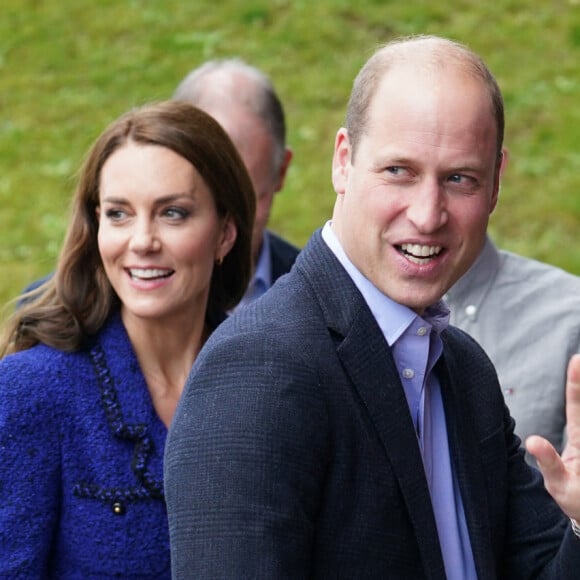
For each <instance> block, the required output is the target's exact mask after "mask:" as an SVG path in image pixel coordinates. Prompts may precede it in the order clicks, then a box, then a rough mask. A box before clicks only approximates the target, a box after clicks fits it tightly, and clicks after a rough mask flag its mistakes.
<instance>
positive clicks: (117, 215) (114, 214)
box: [105, 208, 125, 221]
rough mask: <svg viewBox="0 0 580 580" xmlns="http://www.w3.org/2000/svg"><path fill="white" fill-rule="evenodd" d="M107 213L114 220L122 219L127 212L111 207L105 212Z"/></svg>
mask: <svg viewBox="0 0 580 580" xmlns="http://www.w3.org/2000/svg"><path fill="white" fill-rule="evenodd" d="M105 215H106V216H107V217H108V218H109V219H110V220H113V221H116V220H120V219H122V218H123V217H124V216H125V212H124V211H123V210H121V209H115V208H110V209H108V210H107V211H106V212H105Z"/></svg>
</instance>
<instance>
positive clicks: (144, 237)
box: [129, 222, 161, 253]
mask: <svg viewBox="0 0 580 580" xmlns="http://www.w3.org/2000/svg"><path fill="white" fill-rule="evenodd" d="M160 247H161V243H160V240H159V238H158V236H157V232H156V230H155V228H154V226H153V225H152V224H150V223H143V222H139V223H137V224H136V225H135V229H134V230H133V232H132V234H131V240H130V242H129V248H130V249H131V250H132V251H133V252H139V253H148V252H155V251H157V250H159V248H160Z"/></svg>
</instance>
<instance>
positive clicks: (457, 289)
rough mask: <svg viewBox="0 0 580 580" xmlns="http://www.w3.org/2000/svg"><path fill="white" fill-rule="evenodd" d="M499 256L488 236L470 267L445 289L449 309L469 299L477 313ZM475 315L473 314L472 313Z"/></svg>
mask: <svg viewBox="0 0 580 580" xmlns="http://www.w3.org/2000/svg"><path fill="white" fill-rule="evenodd" d="M500 262H501V256H500V253H499V251H498V249H497V248H496V247H495V245H494V244H493V242H492V241H491V239H490V238H489V236H487V237H486V239H485V244H484V246H483V249H482V251H481V252H480V253H479V256H478V257H477V259H476V260H475V262H474V263H473V264H472V266H471V268H469V270H467V272H466V273H465V274H463V276H462V277H461V278H459V280H457V282H455V284H454V285H453V286H452V287H451V288H450V289H449V290H448V291H447V293H446V294H445V296H444V297H443V299H444V300H445V301H446V302H447V303H448V304H449V306H450V307H451V309H453V310H454V311H455V309H456V308H461V305H462V304H463V303H464V302H465V301H466V300H467V299H469V303H470V304H473V305H474V306H475V307H476V309H475V310H474V313H477V311H478V310H479V307H480V306H481V303H482V302H483V300H484V298H485V296H486V294H487V292H488V290H489V288H490V287H491V285H492V284H493V281H494V279H495V277H496V274H497V271H498V270H499V268H500ZM474 316H475V314H474Z"/></svg>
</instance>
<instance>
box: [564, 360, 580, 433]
mask: <svg viewBox="0 0 580 580" xmlns="http://www.w3.org/2000/svg"><path fill="white" fill-rule="evenodd" d="M566 422H567V426H566V429H567V431H568V440H574V441H576V442H577V443H579V444H580V354H575V355H574V356H573V357H572V358H571V359H570V362H569V363H568V374H567V382H566Z"/></svg>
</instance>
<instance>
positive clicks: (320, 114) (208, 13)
mask: <svg viewBox="0 0 580 580" xmlns="http://www.w3.org/2000/svg"><path fill="white" fill-rule="evenodd" d="M416 33H434V34H439V35H443V36H448V37H450V38H454V39H456V40H459V41H462V42H464V43H467V44H468V45H469V46H471V47H472V48H473V49H475V50H476V51H477V52H479V53H480V54H481V55H482V56H483V58H484V59H485V60H486V62H487V63H488V64H489V66H490V67H491V69H492V71H493V72H494V73H495V75H496V76H497V78H498V81H499V83H500V85H501V86H502V89H503V91H504V96H505V101H506V114H507V131H506V146H507V147H508V149H509V152H510V163H509V166H508V170H507V172H506V175H505V178H504V181H503V185H502V193H501V198H500V205H499V207H498V209H497V210H496V212H495V214H494V216H493V218H492V222H491V231H492V234H493V236H494V238H495V239H496V241H497V242H498V243H499V244H500V245H502V246H503V247H506V248H508V249H512V250H514V251H517V252H519V253H522V254H526V255H528V256H532V257H536V258H538V259H541V260H544V261H548V262H551V263H554V264H556V265H559V266H561V267H563V268H566V269H568V270H570V271H573V272H575V273H577V274H580V244H577V243H576V242H577V232H578V227H579V224H580V191H579V190H580V148H579V147H578V145H577V139H578V136H579V135H580V122H579V121H580V98H579V96H580V72H579V69H578V64H577V63H578V62H579V61H580V58H579V57H580V6H579V4H578V0H574V1H573V0H546V1H545V2H536V3H531V2H528V1H525V0H496V1H495V2H481V1H479V0H455V1H453V0H451V1H449V2H444V3H443V2H441V3H435V2H432V1H431V0H407V1H406V2H400V1H398V0H359V1H358V2H356V3H353V2H351V1H350V0H348V1H347V0H317V1H315V2H312V1H311V0H296V1H291V0H264V1H260V0H245V2H243V3H242V2H238V1H237V0H221V1H220V2H215V1H213V2H208V1H206V0H196V1H195V2H181V1H178V0H126V1H122V0H99V2H93V1H90V0H3V1H2V5H1V7H0V78H1V82H2V90H1V91H0V204H1V205H0V208H1V209H0V268H1V269H2V276H1V281H0V301H1V302H5V301H6V300H7V299H8V298H10V297H13V296H14V295H16V294H17V293H18V292H19V291H20V290H21V288H22V287H23V286H25V285H26V284H27V283H28V282H30V281H31V280H33V279H35V278H36V277H38V276H40V275H42V274H44V273H45V272H47V271H49V270H51V269H52V268H53V266H54V261H55V259H56V256H57V254H58V248H59V245H60V243H61V241H62V238H63V234H64V229H65V227H66V222H67V211H68V203H69V199H70V197H71V193H72V191H73V189H74V184H75V174H76V171H77V170H78V168H79V166H80V164H81V162H82V159H83V155H84V154H85V152H86V150H87V149H88V148H89V147H90V145H91V143H92V141H93V140H94V139H95V138H96V136H97V135H98V134H99V133H100V132H101V131H102V130H103V129H104V127H105V126H106V125H107V124H108V123H109V122H110V121H111V120H112V119H114V118H116V117H117V116H118V115H119V114H121V113H122V112H124V111H126V110H127V109H129V108H131V107H133V106H135V105H137V104H141V103H144V102H146V101H151V100H160V99H164V98H168V97H170V96H171V94H172V92H173V89H174V88H175V86H176V85H177V83H178V82H179V80H180V79H181V78H182V77H183V76H184V75H185V74H186V73H187V72H188V71H189V70H190V69H191V68H193V67H195V66H197V65H198V64H199V63H201V62H202V61H203V60H205V59H207V58H216V57H229V56H240V57H242V58H244V59H246V60H247V61H248V62H250V63H252V64H254V65H257V66H259V67H261V68H262V69H263V70H264V71H265V72H267V73H268V74H269V75H270V76H271V78H272V80H273V81H274V83H275V85H276V86H277V88H278V90H279V93H280V95H281V97H282V99H283V101H284V104H285V108H286V112H287V117H288V127H289V142H290V144H291V146H292V147H293V149H294V154H295V155H294V161H293V164H292V167H291V170H290V172H289V175H288V179H287V183H286V187H285V189H284V191H283V193H281V194H279V196H278V198H277V200H276V204H275V209H274V213H273V216H272V222H271V224H272V227H273V228H274V229H276V230H278V231H279V232H281V233H282V234H283V235H285V236H286V237H288V238H289V239H291V240H293V241H294V242H295V243H297V244H299V245H303V244H304V243H305V242H306V240H307V239H308V237H309V236H310V234H311V233H312V231H313V230H314V229H315V228H317V227H318V226H320V225H321V224H323V223H324V221H325V220H326V219H328V217H329V216H330V212H331V209H332V204H333V201H334V193H333V191H332V187H331V184H330V161H331V156H332V149H333V143H334V135H335V132H336V129H337V128H338V127H339V126H340V125H341V123H342V120H343V116H344V112H345V107H346V102H347V100H348V95H349V92H350V87H351V83H352V80H353V79H354V77H355V75H356V73H357V71H358V69H359V68H360V66H361V65H362V63H363V62H364V61H365V60H366V59H367V57H368V56H369V55H370V53H371V52H372V51H373V49H374V48H375V47H376V46H377V45H378V44H381V43H383V42H385V41H388V40H389V39H391V38H393V37H395V36H400V35H407V34H416ZM402 96H404V92H403V91H402Z"/></svg>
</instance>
